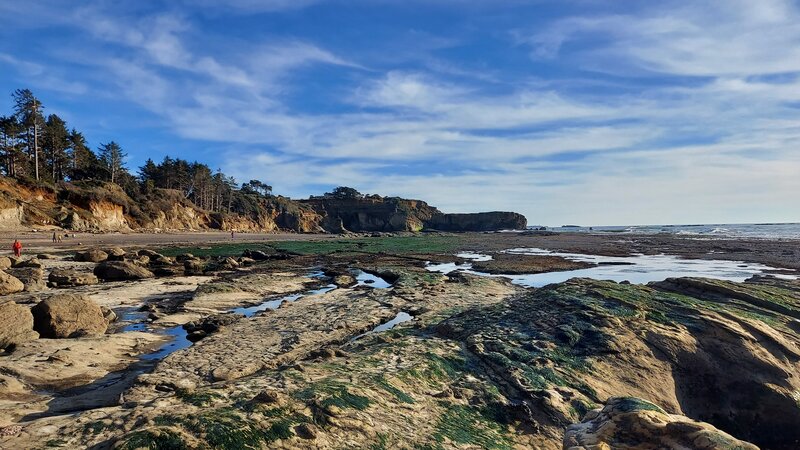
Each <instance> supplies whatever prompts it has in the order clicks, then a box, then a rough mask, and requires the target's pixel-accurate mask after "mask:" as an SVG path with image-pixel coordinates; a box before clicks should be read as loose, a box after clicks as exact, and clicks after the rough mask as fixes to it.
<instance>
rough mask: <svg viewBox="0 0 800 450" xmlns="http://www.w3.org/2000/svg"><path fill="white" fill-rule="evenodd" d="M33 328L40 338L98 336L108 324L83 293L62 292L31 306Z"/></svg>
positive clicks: (97, 307)
mask: <svg viewBox="0 0 800 450" xmlns="http://www.w3.org/2000/svg"><path fill="white" fill-rule="evenodd" d="M31 313H33V329H34V330H36V331H38V332H39V334H40V335H41V336H42V337H43V338H71V337H79V336H98V335H101V334H103V333H105V332H106V329H107V328H108V323H107V322H106V319H105V317H104V316H103V311H102V309H100V306H98V305H97V304H96V303H95V302H93V301H92V300H91V299H89V297H87V296H85V295H82V294H62V295H55V296H53V297H50V298H48V299H47V300H44V301H42V302H40V303H39V304H37V305H36V306H34V307H33V308H32V309H31Z"/></svg>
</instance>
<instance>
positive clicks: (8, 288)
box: [0, 271, 25, 295]
mask: <svg viewBox="0 0 800 450" xmlns="http://www.w3.org/2000/svg"><path fill="white" fill-rule="evenodd" d="M23 289H25V285H24V284H23V283H22V281H20V280H19V279H17V278H16V277H13V276H11V275H9V274H7V273H5V272H3V271H0V295H8V294H14V293H16V292H22V290H23Z"/></svg>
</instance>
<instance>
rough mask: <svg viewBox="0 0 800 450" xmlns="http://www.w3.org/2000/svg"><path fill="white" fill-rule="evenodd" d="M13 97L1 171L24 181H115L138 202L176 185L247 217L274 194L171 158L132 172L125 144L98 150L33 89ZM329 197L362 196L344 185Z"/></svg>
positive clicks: (4, 126)
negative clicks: (49, 109) (48, 107)
mask: <svg viewBox="0 0 800 450" xmlns="http://www.w3.org/2000/svg"><path fill="white" fill-rule="evenodd" d="M11 97H12V100H13V102H12V111H11V113H10V114H8V115H0V157H1V158H2V159H1V160H0V173H2V174H3V175H5V176H7V177H11V178H14V179H16V180H18V181H20V182H23V183H26V184H30V185H44V186H50V187H55V186H58V185H59V184H63V183H65V182H69V183H71V184H73V185H76V186H81V185H91V184H92V183H97V182H101V183H113V184H116V185H118V186H119V187H121V188H122V189H123V190H124V191H125V193H126V194H127V195H128V196H130V197H131V198H132V199H134V200H139V199H144V198H148V197H150V196H151V195H152V194H153V193H154V191H155V190H156V189H171V190H176V191H179V192H180V193H182V194H183V196H184V197H185V198H187V199H188V200H190V201H191V202H192V203H194V204H195V205H197V206H198V207H200V208H202V209H204V210H206V211H211V212H225V213H235V214H244V215H247V214H251V213H253V212H254V211H257V210H258V208H259V203H262V202H263V201H265V200H266V199H269V198H270V197H271V196H272V186H270V185H268V184H266V183H264V182H262V181H260V180H250V181H248V182H246V183H243V184H241V185H239V184H238V183H237V182H236V180H235V179H234V178H233V177H231V176H228V175H226V174H225V173H223V172H222V171H221V170H216V171H214V170H212V169H211V167H209V166H208V165H207V164H203V163H200V162H196V161H194V162H190V161H187V160H184V159H181V158H172V157H169V156H167V157H165V158H164V159H163V160H162V161H161V162H159V163H156V162H155V161H153V160H152V159H148V160H147V161H146V162H145V164H144V165H143V166H142V167H140V168H139V170H138V173H137V174H132V173H131V172H130V171H129V169H128V168H127V167H126V163H125V160H126V157H127V154H126V152H125V150H124V149H123V147H122V146H121V145H120V144H119V143H117V142H115V141H113V140H112V141H110V142H106V143H101V144H99V145H98V146H97V150H96V151H95V150H92V148H91V147H90V146H89V144H88V143H87V140H86V137H85V136H84V135H83V133H81V132H80V131H78V130H76V129H75V128H70V127H69V126H68V125H67V123H66V121H64V120H63V119H62V118H61V117H59V116H58V115H57V114H49V115H45V113H44V111H45V107H44V106H43V105H42V103H41V101H40V100H39V99H38V98H37V97H36V96H35V95H34V94H33V92H31V91H30V90H29V89H17V90H16V91H14V92H13V93H12V94H11ZM324 196H332V197H335V198H342V197H362V194H361V193H359V192H358V191H356V190H355V189H353V188H348V187H339V188H336V189H335V190H333V191H332V192H329V193H326V194H325V195H324Z"/></svg>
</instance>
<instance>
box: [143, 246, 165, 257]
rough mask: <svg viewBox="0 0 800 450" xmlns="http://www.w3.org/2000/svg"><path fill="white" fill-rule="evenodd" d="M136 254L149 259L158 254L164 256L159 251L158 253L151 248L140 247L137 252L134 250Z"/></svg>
mask: <svg viewBox="0 0 800 450" xmlns="http://www.w3.org/2000/svg"><path fill="white" fill-rule="evenodd" d="M136 254H137V255H139V256H147V257H148V258H150V259H155V258H157V257H159V256H164V255H162V254H161V253H158V252H155V251H153V250H149V249H146V248H145V249H142V250H139V251H138V252H136Z"/></svg>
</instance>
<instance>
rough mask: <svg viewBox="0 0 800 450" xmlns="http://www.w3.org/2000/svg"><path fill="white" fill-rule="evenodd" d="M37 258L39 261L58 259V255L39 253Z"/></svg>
mask: <svg viewBox="0 0 800 450" xmlns="http://www.w3.org/2000/svg"><path fill="white" fill-rule="evenodd" d="M36 258H38V259H58V258H57V257H56V255H51V254H49V253H39V254H38V255H36Z"/></svg>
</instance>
